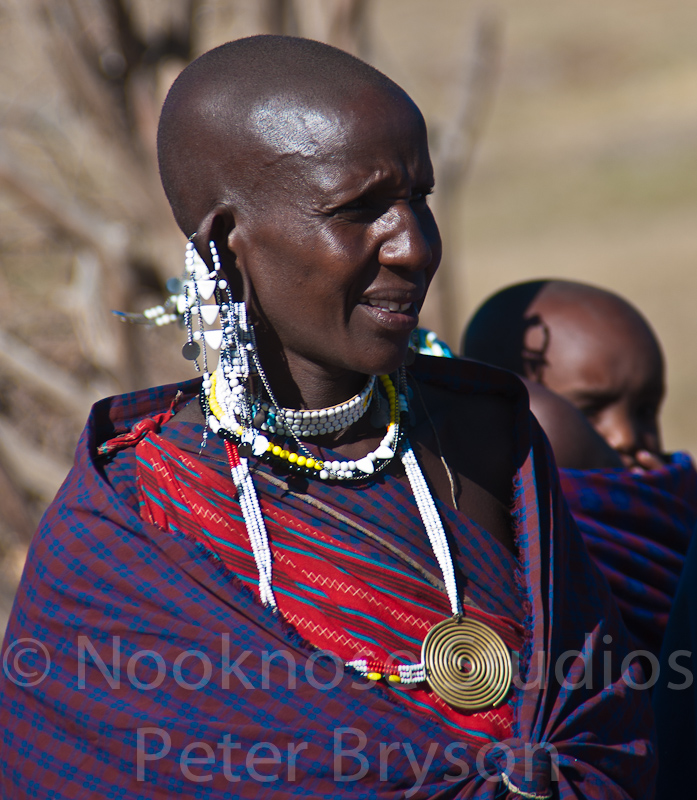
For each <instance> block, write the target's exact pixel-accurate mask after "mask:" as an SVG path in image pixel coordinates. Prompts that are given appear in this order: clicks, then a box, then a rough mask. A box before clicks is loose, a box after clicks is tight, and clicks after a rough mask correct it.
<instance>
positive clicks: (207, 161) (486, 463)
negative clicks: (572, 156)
mask: <svg viewBox="0 0 697 800" xmlns="http://www.w3.org/2000/svg"><path fill="white" fill-rule="evenodd" d="M158 148H159V156H160V169H161V174H162V179H163V185H164V187H165V190H166V192H167V195H168V198H169V200H170V203H171V205H172V209H173V211H174V214H175V217H176V219H177V221H178V223H179V225H180V226H181V228H182V230H183V231H184V233H185V234H186V236H187V237H188V239H189V245H188V247H187V269H188V270H189V272H190V274H191V281H189V282H188V283H187V286H186V300H185V302H184V303H183V307H184V309H185V314H186V317H187V325H188V338H187V343H186V344H185V346H184V351H183V352H184V355H185V356H186V357H188V358H191V359H192V360H196V362H197V364H199V365H200V367H201V369H202V370H203V379H202V380H201V381H196V382H191V383H189V384H184V385H183V386H181V387H163V388H162V389H159V390H152V391H151V392H148V393H138V394H135V395H129V396H125V397H123V398H112V399H110V400H107V401H104V402H103V403H102V404H99V405H98V406H97V407H96V408H95V410H94V412H93V417H92V420H91V422H90V424H89V425H88V428H87V431H86V433H85V436H84V437H83V440H82V442H81V445H80V448H79V450H78V461H77V465H76V469H75V471H74V472H73V475H72V477H71V478H70V479H69V480H68V482H67V483H66V486H65V487H64V488H63V490H62V492H61V494H60V495H59V497H58V498H57V499H56V502H55V504H54V506H53V508H52V510H51V511H50V512H49V514H48V516H47V518H46V520H45V521H44V524H43V527H42V532H41V533H40V534H39V536H38V537H37V540H36V542H35V544H34V548H33V551H32V555H31V556H30V559H29V564H28V567H27V572H26V574H25V576H24V581H23V589H22V591H21V593H20V598H19V600H18V603H17V606H16V608H15V613H14V617H13V621H12V622H11V624H10V628H9V631H8V638H7V642H8V643H9V644H8V645H7V646H6V647H7V650H6V653H10V652H11V651H10V648H12V647H13V644H12V642H14V641H15V640H18V639H19V638H21V637H25V638H26V637H37V638H38V637H39V635H40V636H41V637H42V639H41V641H42V644H44V646H45V647H46V649H47V651H48V652H49V653H50V654H51V659H52V662H51V668H50V669H49V670H48V671H47V675H46V677H45V678H42V682H41V684H39V685H37V686H36V687H28V686H22V685H20V684H22V681H23V680H24V679H21V680H20V679H17V675H15V674H14V673H12V676H13V678H15V680H12V679H11V678H8V680H6V681H5V684H4V686H3V689H4V699H3V706H2V716H3V721H4V722H5V724H6V727H7V729H8V734H7V735H6V738H5V745H4V750H3V755H2V757H3V759H4V760H5V762H6V763H8V764H9V763H10V755H11V754H12V753H13V752H14V751H16V750H17V749H18V748H20V749H21V748H24V750H23V751H22V752H23V753H25V751H27V752H29V751H31V752H29V754H28V755H27V754H24V758H26V759H27V762H26V763H29V762H31V763H32V766H31V768H28V767H23V768H18V769H15V770H13V769H10V770H9V771H7V772H6V774H5V777H4V779H3V780H4V781H5V786H6V787H7V791H8V792H9V793H10V794H11V795H12V796H13V797H19V796H29V790H28V789H27V787H28V786H29V782H30V775H29V774H28V773H29V769H30V770H31V780H38V781H39V782H40V783H42V784H43V785H47V781H49V780H50V781H53V784H52V785H53V786H59V787H60V792H61V796H62V797H78V796H83V795H81V794H80V792H81V791H82V790H81V789H80V788H79V787H80V786H83V785H85V783H88V784H90V785H92V784H94V785H95V786H96V785H99V786H101V787H102V792H104V787H108V788H109V790H110V791H111V792H112V794H113V796H116V795H117V794H118V796H120V797H125V796H128V797H131V796H132V797H136V796H141V797H142V796H145V797H169V796H171V794H173V793H177V792H179V793H184V794H187V793H189V792H191V791H192V784H193V783H195V784H200V785H199V786H197V788H196V791H197V792H202V791H203V790H204V789H208V790H210V792H212V793H218V794H216V795H215V796H219V795H221V796H235V797H247V796H249V797H258V796H260V795H273V796H274V797H290V796H295V795H304V796H339V795H341V796H343V795H348V796H353V795H355V796H370V797H381V796H390V797H393V796H395V793H397V794H399V795H400V796H401V795H402V794H404V796H407V797H426V796H428V797H434V796H448V797H455V796H457V797H471V796H477V797H494V796H504V795H506V794H507V793H508V794H510V795H511V796H516V795H517V796H522V797H533V798H547V797H555V796H562V797H566V796H573V797H578V796H579V795H580V796H585V797H596V796H598V797H599V796H603V797H618V798H619V797H627V796H632V797H644V796H649V795H650V791H651V781H652V775H653V770H654V764H653V758H652V755H651V745H650V742H649V738H650V717H649V715H648V710H647V702H646V700H645V698H644V695H643V693H641V692H637V691H633V690H631V689H630V688H629V685H630V684H631V682H632V681H634V682H635V683H636V682H638V681H640V680H641V673H640V670H639V668H638V667H637V666H636V665H635V664H634V662H633V661H632V659H631V658H626V659H625V655H626V653H627V639H626V633H625V632H624V630H623V628H622V626H621V623H620V622H619V618H618V614H617V611H616V609H615V608H614V606H613V605H612V602H611V600H610V597H609V594H608V591H607V588H606V587H605V586H604V585H603V584H599V583H598V584H596V576H595V574H594V573H593V571H592V569H591V567H590V566H589V562H588V558H587V556H586V554H585V551H584V550H583V547H582V545H581V544H580V540H579V537H578V534H577V533H576V531H575V529H574V528H573V526H572V525H571V524H570V523H569V521H568V516H567V514H566V512H565V510H564V508H563V506H561V505H560V503H559V501H558V491H557V488H556V482H555V481H556V478H555V475H554V472H553V468H551V467H550V465H549V461H548V457H547V454H546V452H545V448H544V444H543V442H542V441H541V439H540V436H539V432H538V430H537V428H536V427H535V426H534V424H533V423H532V422H531V418H530V415H529V412H528V409H527V402H526V399H525V393H524V391H523V390H522V389H521V388H520V385H519V384H518V383H517V381H516V380H515V379H514V378H512V377H510V376H507V375H505V374H503V373H498V372H496V371H495V370H491V369H489V368H486V367H479V366H471V365H470V366H466V365H464V364H461V363H450V362H447V361H444V360H437V359H425V358H424V359H420V360H419V361H417V362H416V363H415V364H414V367H413V368H410V369H409V370H407V369H405V368H404V366H403V365H404V362H405V361H406V360H408V358H407V356H408V345H409V339H410V334H411V332H412V330H413V329H414V328H415V326H416V324H417V320H418V310H419V308H420V306H421V304H422V302H423V299H424V296H425V293H426V290H427V288H428V284H429V282H430V280H431V278H432V277H433V274H434V272H435V270H436V268H437V267H438V263H439V259H440V240H439V237H438V231H437V228H436V225H435V222H434V220H433V217H432V215H431V212H430V210H429V208H428V204H427V195H428V194H429V192H430V191H431V189H432V187H433V175H432V169H431V164H430V160H429V156H428V147H427V140H426V128H425V124H424V121H423V118H422V117H421V114H420V113H419V111H418V109H417V108H416V107H415V105H414V104H413V102H412V101H411V100H410V99H409V98H408V97H407V95H406V94H405V93H404V92H403V91H402V90H401V89H400V88H399V87H397V86H396V85H395V84H394V83H392V82H391V81H390V80H389V79H387V78H386V77H385V76H383V75H381V74H380V73H378V72H376V71H375V70H373V69H372V68H370V67H368V66H367V65H365V64H364V63H362V62H360V61H357V60H356V59H354V58H352V57H350V56H348V55H347V54H345V53H342V52H340V51H338V50H335V49H333V48H330V47H328V46H326V45H322V44H319V43H317V42H310V41H306V40H301V39H293V38H284V37H252V38H250V39H245V40H240V41H237V42H232V43H230V44H227V45H224V46H222V47H220V48H217V49H216V50H213V51H211V52H209V53H207V54H205V55H204V56H202V57H201V58H200V59H198V60H197V61H195V62H194V63H193V64H192V65H190V66H189V67H188V68H187V69H186V70H184V72H183V73H182V75H181V76H180V77H179V78H178V80H177V81H176V82H175V84H174V86H173V88H172V90H171V91H170V94H169V96H168V98H167V101H166V103H165V106H164V109H163V112H162V118H161V122H160V130H159V138H158ZM215 347H220V360H219V365H218V367H217V368H216V369H215V370H213V369H212V368H211V366H210V365H209V363H208V360H209V358H211V356H212V353H211V348H215ZM434 362H435V363H434ZM376 376H377V377H376ZM215 434H217V435H215ZM202 445H204V446H202ZM571 563H573V565H574V571H573V572H572V571H571V570H570V567H569V565H570V564H571ZM560 583H561V584H562V586H561V587H560ZM603 636H605V639H604V640H602V641H604V642H605V644H609V643H610V642H612V645H611V646H610V647H609V648H605V647H604V648H603V649H601V645H600V642H601V637H603ZM117 637H118V638H117ZM586 637H587V638H586ZM604 650H607V652H604ZM581 651H582V652H581ZM608 656H610V657H611V658H610V659H609V660H608ZM38 657H39V656H38V654H36V653H35V654H33V655H32V654H31V653H29V654H27V653H26V652H25V653H24V654H23V658H24V661H20V662H18V663H19V665H20V666H22V665H23V667H22V674H24V673H29V672H30V671H32V670H33V671H34V672H35V673H38V672H39V669H38V666H39V665H38V661H37V659H38ZM613 658H614V661H612V659H613ZM517 659H519V660H520V663H521V669H520V674H519V675H518V674H517V672H516V670H515V663H516V660H517ZM603 659H604V660H603ZM623 659H624V660H623ZM15 661H16V659H15ZM611 661H612V663H611V664H610V662H611ZM7 663H11V662H10V661H8V662H7ZM12 663H14V662H12ZM603 664H604V665H605V666H606V672H605V673H604V675H603V677H602V678H600V675H601V665H603ZM118 666H120V667H121V672H120V673H118V672H117V667H118ZM594 667H595V669H596V670H597V674H596V679H595V683H593V680H592V679H591V676H590V672H591V671H592V669H593V668H594ZM124 672H125V673H126V676H127V679H125V678H124V677H123V676H124ZM74 676H75V677H74ZM362 676H364V677H362ZM599 682H601V683H603V685H604V687H605V688H604V689H602V688H600V687H599ZM24 683H26V680H24ZM560 684H563V685H560ZM572 684H574V685H577V687H576V688H575V689H574V688H572ZM13 704H14V705H13ZM18 708H21V712H19V711H17V709H18ZM28 715H33V718H35V719H37V720H38V722H37V725H40V726H41V727H42V731H43V732H42V734H41V736H42V737H43V738H42V739H41V740H40V741H41V742H42V743H43V744H42V745H41V746H40V745H39V744H38V743H37V742H38V741H39V740H38V739H37V736H39V734H38V733H36V734H35V733H34V732H32V731H30V730H29V729H28V728H27V723H26V719H27V718H28ZM46 734H48V737H47V736H46ZM47 740H48V741H49V743H48V744H46V741H47ZM24 742H27V743H29V744H28V745H25V744H23V743H24ZM54 742H56V744H54ZM557 767H558V769H557ZM557 779H558V780H557ZM90 782H91V783H90ZM9 787H12V788H11V790H10V788H9ZM22 792H24V795H23V794H22ZM225 792H227V793H228V795H225V794H224V793H225ZM197 796H198V795H197Z"/></svg>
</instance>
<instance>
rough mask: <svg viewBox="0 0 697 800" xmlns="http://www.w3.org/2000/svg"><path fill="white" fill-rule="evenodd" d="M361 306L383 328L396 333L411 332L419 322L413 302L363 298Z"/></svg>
mask: <svg viewBox="0 0 697 800" xmlns="http://www.w3.org/2000/svg"><path fill="white" fill-rule="evenodd" d="M360 306H361V307H362V308H364V309H365V310H366V312H367V313H368V314H369V315H370V316H371V317H372V318H373V319H374V320H375V321H376V322H377V323H378V324H379V325H381V326H382V327H387V328H390V329H391V330H394V331H400V330H402V331H411V330H413V329H414V327H416V324H417V323H418V321H419V314H418V312H417V310H416V305H415V304H414V302H413V301H410V302H404V303H398V302H396V301H394V300H383V299H378V300H376V299H373V298H370V299H368V298H363V299H362V300H361V301H360Z"/></svg>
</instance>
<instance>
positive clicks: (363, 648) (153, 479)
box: [136, 434, 524, 743]
mask: <svg viewBox="0 0 697 800" xmlns="http://www.w3.org/2000/svg"><path fill="white" fill-rule="evenodd" d="M136 454H137V456H138V484H139V489H140V498H141V516H142V517H143V519H144V520H145V521H146V522H150V523H152V524H153V525H157V526H158V527H160V528H162V529H163V530H165V531H177V532H183V533H184V534H186V535H187V536H190V537H192V538H193V539H195V540H196V541H198V542H200V543H201V544H202V545H204V546H205V547H207V548H208V549H209V550H211V551H212V552H214V553H215V554H216V555H217V556H218V557H219V558H220V559H221V561H222V562H223V563H224V564H225V566H226V567H227V568H228V569H229V570H230V571H231V572H232V573H233V574H234V575H236V576H237V578H238V579H241V580H244V581H245V582H246V583H250V584H251V585H254V584H255V583H256V582H257V580H258V574H257V567H256V564H255V561H254V557H253V556H252V548H251V543H250V541H249V534H248V532H247V528H246V525H245V523H244V520H243V519H241V518H240V507H239V504H238V502H237V493H236V491H234V487H233V488H232V490H231V486H230V480H229V479H228V480H226V479H225V478H224V477H223V476H221V475H220V474H218V473H217V472H215V471H213V470H212V469H209V468H207V467H206V466H204V465H203V464H201V463H200V462H199V461H197V460H196V459H195V458H193V457H192V456H191V455H189V454H188V453H186V452H185V451H183V450H180V449H179V448H176V447H174V446H172V445H171V444H170V443H168V442H167V441H166V440H164V439H163V438H162V437H160V436H157V435H154V434H152V435H150V436H148V437H147V439H144V440H143V441H141V442H140V444H138V446H137V448H136ZM258 481H263V477H261V476H260V477H259V478H258ZM261 510H262V512H263V514H264V520H265V522H266V528H267V532H268V535H269V542H270V544H271V548H272V555H273V586H274V592H275V594H276V597H277V602H278V608H279V611H280V612H281V614H282V616H283V619H284V620H286V621H287V622H290V623H291V624H292V625H293V627H294V628H295V629H296V630H297V631H298V633H299V634H300V635H301V636H303V637H304V638H305V639H306V640H307V641H308V642H309V643H310V644H312V645H313V646H314V647H316V648H318V649H319V650H322V651H324V652H326V653H331V654H333V655H335V656H337V657H338V658H339V659H340V660H341V661H342V662H348V661H352V660H353V659H356V658H365V659H368V660H372V661H375V662H378V663H385V662H388V663H393V662H394V663H400V661H399V659H397V661H396V662H395V659H394V656H393V654H394V653H409V654H410V656H411V659H410V660H409V661H408V662H406V663H418V661H419V660H420V643H421V642H422V641H423V639H424V638H425V636H426V634H427V633H428V632H429V630H430V629H431V628H432V627H433V626H434V625H435V624H436V623H437V622H440V621H442V620H443V619H446V618H447V617H449V616H450V615H451V611H450V606H449V603H448V598H447V597H446V595H445V593H444V592H443V591H442V590H439V589H437V588H435V587H434V586H432V585H430V584H429V583H427V582H426V581H424V580H423V578H422V577H421V576H420V575H408V574H404V573H403V572H401V573H394V572H388V571H387V570H376V568H375V562H374V561H373V560H372V559H370V558H369V557H367V555H366V552H365V548H364V549H363V550H361V549H359V548H357V547H351V546H348V545H347V544H346V543H344V542H341V541H340V540H339V539H337V538H336V537H335V536H333V535H332V532H331V528H330V527H328V526H323V527H322V528H320V527H313V526H310V525H308V524H306V523H303V522H302V521H300V520H299V519H297V518H295V517H294V516H293V515H292V514H289V513H288V512H287V510H284V509H283V508H282V507H281V508H277V507H275V506H274V505H272V504H271V502H270V501H268V500H265V499H263V498H262V500H261ZM466 617H467V618H471V619H475V620H479V621H480V622H483V623H485V624H487V625H488V626H489V627H490V628H492V629H493V630H494V631H496V633H498V634H499V636H501V638H502V639H503V641H504V642H505V643H506V645H507V646H508V647H509V649H511V650H512V651H513V652H514V653H515V654H516V656H517V655H518V653H519V652H520V650H521V649H522V646H523V633H524V630H523V626H522V625H519V624H518V623H516V622H514V621H512V620H509V619H506V618H504V617H500V616H494V615H492V614H487V613H486V612H484V611H481V610H479V609H477V608H473V607H471V606H470V607H466ZM398 693H399V697H400V700H401V702H402V703H404V704H405V705H407V706H408V707H411V708H412V709H414V710H415V711H418V712H421V713H423V712H424V710H427V709H430V712H429V713H430V715H431V716H432V717H433V718H434V719H436V720H439V721H440V722H442V723H443V724H445V725H447V726H448V727H449V728H451V730H452V733H453V735H455V736H458V737H460V738H462V739H463V740H464V741H470V742H472V743H477V742H479V743H482V742H484V741H487V740H490V741H500V740H502V739H506V738H508V737H509V736H511V735H512V721H513V714H512V709H511V705H510V703H509V702H505V703H503V704H502V705H501V706H499V707H498V708H496V709H489V710H486V711H480V712H477V713H472V714H463V713H461V712H459V711H457V710H456V709H454V708H452V707H450V706H449V705H448V704H447V703H445V702H444V701H443V700H441V698H439V697H438V695H436V694H435V693H434V692H432V691H427V690H426V689H425V688H424V687H423V686H419V687H418V688H414V687H411V688H410V689H409V690H398Z"/></svg>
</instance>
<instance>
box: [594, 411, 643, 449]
mask: <svg viewBox="0 0 697 800" xmlns="http://www.w3.org/2000/svg"><path fill="white" fill-rule="evenodd" d="M599 433H601V434H602V436H604V437H605V439H606V440H607V442H608V444H609V445H610V447H612V448H613V449H614V450H617V451H618V452H619V453H625V454H626V455H634V453H636V451H637V450H640V449H641V448H642V447H643V446H644V445H643V442H642V437H641V431H640V429H639V426H638V425H637V424H636V420H634V419H632V417H631V415H630V414H628V413H626V412H624V411H616V412H615V413H612V414H610V415H608V416H607V417H606V418H605V419H604V420H603V421H602V424H601V426H599Z"/></svg>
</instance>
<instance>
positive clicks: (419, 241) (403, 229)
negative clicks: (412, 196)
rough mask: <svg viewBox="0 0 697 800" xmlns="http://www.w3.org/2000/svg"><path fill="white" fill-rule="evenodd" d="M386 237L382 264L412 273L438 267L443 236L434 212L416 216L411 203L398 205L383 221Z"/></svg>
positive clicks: (381, 253)
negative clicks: (441, 236)
mask: <svg viewBox="0 0 697 800" xmlns="http://www.w3.org/2000/svg"><path fill="white" fill-rule="evenodd" d="M382 222H383V223H384V224H385V234H384V238H383V242H382V245H381V247H380V262H381V263H382V264H384V265H385V266H389V267H393V268H401V269H405V270H411V271H420V270H425V269H427V268H429V267H433V265H434V261H435V262H436V263H435V266H438V264H437V262H438V261H440V235H439V233H438V226H437V225H436V222H435V220H434V219H433V215H432V214H431V212H430V211H428V210H427V211H426V213H418V214H417V213H416V212H415V211H414V209H413V208H412V206H411V204H410V203H409V202H408V201H402V202H399V203H396V204H395V205H393V206H392V208H391V209H390V210H389V211H388V212H387V214H386V215H385V216H384V217H383V219H382Z"/></svg>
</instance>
